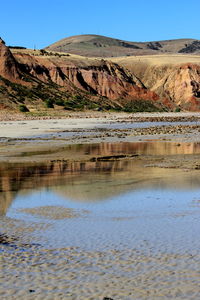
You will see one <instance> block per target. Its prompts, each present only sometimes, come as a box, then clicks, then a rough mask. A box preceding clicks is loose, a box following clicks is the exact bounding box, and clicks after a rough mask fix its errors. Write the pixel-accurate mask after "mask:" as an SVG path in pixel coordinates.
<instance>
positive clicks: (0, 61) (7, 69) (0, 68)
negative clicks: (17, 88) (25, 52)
mask: <svg viewBox="0 0 200 300" xmlns="http://www.w3.org/2000/svg"><path fill="white" fill-rule="evenodd" d="M0 76H2V77H4V78H7V79H8V80H11V81H14V80H17V79H20V72H19V68H18V65H17V62H16V60H15V58H14V57H13V55H12V53H11V52H10V50H9V49H8V47H6V45H5V43H4V41H3V40H2V39H1V38H0Z"/></svg>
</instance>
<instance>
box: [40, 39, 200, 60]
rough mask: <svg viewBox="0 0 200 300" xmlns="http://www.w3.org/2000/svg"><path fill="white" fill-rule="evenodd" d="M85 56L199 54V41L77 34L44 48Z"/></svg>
mask: <svg viewBox="0 0 200 300" xmlns="http://www.w3.org/2000/svg"><path fill="white" fill-rule="evenodd" d="M45 49H46V50H49V51H57V52H64V53H73V54H77V55H83V56H87V57H118V56H131V55H155V54H167V53H169V54H172V53H173V54H175V53H182V54H184V53H185V54H200V41H199V40H195V39H177V40H166V41H153V42H130V41H123V40H120V39H114V38H110V37H105V36H101V35H92V34H87V35H77V36H72V37H67V38H64V39H62V40H60V41H58V42H55V43H54V44H52V45H49V46H48V47H46V48H45Z"/></svg>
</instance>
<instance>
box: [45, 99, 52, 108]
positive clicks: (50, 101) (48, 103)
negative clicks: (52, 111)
mask: <svg viewBox="0 0 200 300" xmlns="http://www.w3.org/2000/svg"><path fill="white" fill-rule="evenodd" d="M45 104H46V107H47V108H54V105H53V100H52V99H48V100H46V101H45Z"/></svg>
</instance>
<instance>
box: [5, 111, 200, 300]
mask: <svg viewBox="0 0 200 300" xmlns="http://www.w3.org/2000/svg"><path fill="white" fill-rule="evenodd" d="M166 116H168V117H170V118H171V119H170V121H171V122H172V123H170V124H164V125H163V124H159V127H158V126H156V125H155V126H154V125H151V124H150V125H148V124H149V123H152V122H161V123H162V122H166V121H167V120H166ZM199 118H200V115H199V114H183V113H182V114H177V113H176V114H170V116H169V115H166V114H163V115H160V114H159V115H158V114H156V115H155V114H153V115H149V114H148V115H146V114H138V115H137V116H136V115H134V116H132V115H126V114H119V115H117V116H116V115H114V114H113V115H112V114H109V115H106V116H105V117H103V118H102V117H101V115H100V117H99V115H98V116H96V117H95V118H85V117H84V116H83V115H82V116H81V118H77V117H76V118H74V119H73V117H70V118H68V119H62V120H54V119H51V120H26V121H11V122H10V121H8V122H5V121H4V122H1V123H0V132H1V133H0V136H1V138H0V160H1V162H2V163H6V162H9V163H10V164H12V163H15V162H18V163H27V162H28V163H30V164H34V163H37V164H38V163H42V162H46V163H47V162H48V163H50V165H49V167H48V170H49V172H50V170H51V169H52V168H53V169H54V171H56V172H58V170H59V172H60V174H62V176H63V169H62V166H63V163H64V164H65V163H66V164H68V163H71V164H72V167H71V170H72V169H73V170H74V171H73V172H74V173H72V171H70V172H71V176H72V175H73V176H72V178H75V177H74V176H75V175H76V174H78V176H79V173H80V172H81V171H83V165H82V162H85V163H87V164H88V168H90V171H91V169H92V168H93V167H92V166H93V164H94V161H96V162H97V165H98V164H99V163H100V162H101V161H100V160H99V162H98V159H102V158H103V157H105V156H107V159H106V161H108V162H107V163H106V165H105V166H106V168H105V170H107V171H106V172H107V173H108V170H110V174H115V173H114V170H115V171H116V167H115V168H113V167H112V168H110V169H109V168H108V166H109V165H108V164H110V163H111V162H112V160H113V161H114V162H118V160H119V162H120V163H121V162H123V164H124V165H125V166H126V161H131V164H132V165H133V166H135V172H136V173H138V174H141V171H140V170H141V169H142V170H143V172H144V174H145V173H146V174H145V176H146V177H145V180H144V176H143V177H142V176H141V177H137V178H136V179H135V180H134V181H133V179H132V180H130V181H128V178H130V176H133V175H130V174H132V173H131V172H129V170H128V172H127V170H126V172H125V173H124V172H121V169H122V165H121V164H120V165H117V166H118V167H117V170H118V169H119V170H120V173H119V175H118V176H119V177H116V178H115V177H113V179H112V180H113V181H111V183H110V186H111V187H112V189H111V190H110V191H112V190H113V191H114V190H117V186H119V187H120V181H122V180H125V178H126V177H125V174H126V176H127V181H126V182H125V183H124V186H129V185H130V182H131V184H132V182H136V184H140V182H144V186H145V184H146V183H148V181H147V178H148V172H147V171H145V170H149V172H150V171H151V168H152V172H150V174H151V176H152V178H154V180H155V182H156V181H157V180H158V179H159V178H161V177H162V176H163V178H164V176H166V174H165V173H166V172H165V169H166V170H170V169H171V170H172V171H173V169H176V170H177V173H174V174H176V175H175V176H178V177H177V181H176V180H175V181H176V182H178V178H181V176H182V175H181V174H186V175H187V174H190V172H192V173H191V174H192V176H193V177H192V182H194V181H195V177H197V178H198V177H199V169H200V158H199V152H198V142H200V133H199V130H200V126H199V124H198V123H197V122H198V121H199ZM134 120H135V121H136V122H137V123H140V122H141V121H142V122H147V123H148V124H147V127H146V128H141V126H142V125H141V126H140V125H138V126H137V128H133V126H132V125H133V124H132V122H133V121H134ZM183 121H184V122H191V121H192V122H193V123H192V124H182V125H181V124H176V123H173V122H183ZM134 141H136V142H139V143H141V145H142V143H144V146H143V148H142V149H143V150H141V148H140V150H138V149H135V148H134V151H136V150H137V152H134V153H136V154H137V155H136V156H134V157H129V156H128V154H130V153H132V152H131V151H133V150H131V151H128V150H127V152H126V154H127V156H126V157H124V158H122V160H121V159H118V158H117V157H116V155H119V154H122V153H125V150H124V149H125V148H123V147H122V148H118V149H120V150H117V151H118V152H117V153H114V155H113V149H111V145H110V146H109V145H107V144H105V147H104V148H103V149H101V151H100V150H99V148H98V147H97V148H95V147H90V148H87V149H86V148H84V149H83V151H82V150H81V149H80V148H81V146H80V148H79V147H78V148H73V147H72V148H69V145H75V146H76V145H79V144H85V145H87V144H93V145H95V143H99V142H104V143H106V142H110V143H111V142H113V143H119V147H120V143H122V142H127V143H130V142H134ZM147 141H160V143H161V144H159V147H154V148H153V150H151V151H152V152H144V149H145V142H147ZM166 141H167V142H168V143H169V144H170V143H171V145H172V148H170V149H173V151H172V152H171V153H170V154H169V150H166V146H164V145H166ZM194 142H196V143H197V146H196V147H194V144H193V143H194ZM162 143H163V147H162ZM153 145H155V144H153ZM167 147H169V146H167ZM91 149H92V150H91ZM109 149H111V150H109ZM156 150H157V153H155V151H156ZM109 151H110V152H109ZM165 151H168V152H165ZM108 156H110V159H111V162H109V158H108ZM11 166H12V165H11ZM136 166H138V169H137V167H136ZM30 168H31V167H30V166H29V168H28V169H27V170H29V173H30ZM159 170H161V171H160V172H158V171H159ZM103 171H104V170H103ZM157 172H158V173H157ZM169 172H170V171H169ZM182 172H184V173H182ZM29 173H28V171H27V173H26V172H25V171H24V170H23V172H22V174H24V175H23V176H25V177H28V174H29ZM107 173H106V174H107ZM1 174H2V176H3V178H4V181H3V183H4V186H5V188H6V189H7V190H6V197H8V198H6V199H7V200H6V201H11V200H10V199H11V198H12V199H13V198H14V197H15V196H16V192H17V185H16V182H17V183H18V184H19V188H22V191H23V189H24V190H25V191H26V189H25V188H24V186H23V185H22V184H21V183H20V172H19V171H17V172H16V174H15V175H14V176H15V177H13V178H14V179H13V178H12V179H11V181H10V182H11V183H13V184H14V186H13V187H10V185H9V181H8V180H7V177H6V175H5V174H4V169H3V168H1ZM34 174H35V175H34V176H35V178H36V179H37V178H38V180H37V181H36V186H37V185H38V186H39V184H42V182H44V183H45V184H44V186H47V187H48V186H51V185H53V182H56V179H55V177H53V176H52V174H51V173H50V175H49V178H50V179H48V180H46V179H45V177H44V171H42V172H41V174H40V173H38V171H37V170H36V171H35V173H34ZM56 174H57V173H56ZM94 174H95V172H94V173H92V175H91V177H88V185H85V183H84V185H83V186H84V187H85V190H78V189H79V185H77V187H76V184H75V181H74V179H73V180H72V183H71V185H70V187H71V188H70V189H69V192H70V195H71V194H72V191H73V193H74V195H75V198H76V199H77V198H78V196H77V195H78V194H79V195H80V199H81V196H82V195H86V198H87V199H88V198H89V192H88V190H90V189H92V188H91V187H92V186H95V183H96V182H97V180H96V177H95V175H94ZM164 174H165V175H164ZM85 176H86V175H85ZM78 178H79V177H78ZM106 178H107V177H105V182H107V181H108V182H109V180H110V177H108V178H109V180H106ZM169 178H171V175H169ZM172 178H176V177H173V176H172ZM67 180H68V179H67ZM79 180H80V179H79ZM92 180H94V182H93V181H92ZM99 180H100V182H102V178H101V177H100V179H99ZM170 180H171V179H170ZM31 182H32V184H33V177H30V181H28V183H27V185H26V187H28V188H30V186H31ZM114 182H115V183H116V187H115V186H114ZM171 182H173V180H171ZM91 183H92V185H91V187H90V184H91ZM93 184H94V185H93ZM171 184H172V183H171ZM196 184H197V187H198V182H197V183H196ZM175 185H176V186H177V185H178V183H175ZM183 185H184V186H186V183H183ZM113 186H114V187H113ZM96 188H97V190H99V186H98V185H97V186H96ZM57 190H58V188H56V187H54V191H57ZM101 190H102V191H104V194H106V192H107V190H106V189H105V188H104V187H101ZM110 191H109V193H110ZM59 193H63V191H62V189H59ZM120 193H121V190H120ZM91 197H92V198H94V194H92V196H91ZM195 201H196V202H195V205H196V206H198V201H199V199H196V200H195ZM192 203H193V202H192ZM193 204H194V203H193ZM11 208H12V207H11ZM189 208H190V210H189ZM189 208H188V214H187V211H185V212H184V211H183V210H180V211H178V212H177V211H173V210H172V212H171V213H172V214H173V216H172V215H171V217H170V218H168V219H167V220H168V221H167V222H169V224H168V225H169V227H170V224H172V225H173V220H178V221H176V222H178V223H177V224H179V226H180V224H181V221H180V223H179V220H184V218H185V217H186V218H187V216H189V217H188V218H190V216H191V219H188V222H189V223H190V224H192V222H194V220H196V221H195V222H196V223H195V222H194V223H195V224H196V225H197V226H198V225H199V224H198V215H196V211H195V213H194V212H193V210H191V206H189ZM6 210H7V208H5V211H6ZM150 211H151V210H150ZM11 212H12V209H11ZM4 213H5V216H3V217H2V218H1V232H2V233H6V234H5V236H3V235H2V236H1V237H0V262H1V274H0V280H1V285H0V297H1V299H83V300H85V299H87V300H89V299H93V300H96V299H99V300H103V299H104V297H110V298H112V299H114V300H121V299H122V300H132V299H152V300H153V299H169V298H170V299H198V298H199V297H200V286H199V285H200V283H199V265H200V256H199V253H198V251H197V248H198V247H196V246H194V247H193V246H192V242H190V239H189V237H188V239H189V242H188V244H189V245H191V247H189V246H188V247H189V248H187V247H186V246H185V249H184V242H183V241H184V238H183V237H184V232H183V233H181V234H182V235H180V236H178V237H177V239H178V241H179V243H180V245H181V246H182V248H181V249H182V250H181V251H179V248H178V247H177V248H176V247H174V248H173V247H172V245H173V243H174V241H173V238H174V237H173V236H172V237H171V238H170V237H168V239H169V240H168V239H167V237H166V241H164V240H163V241H164V242H163V245H162V244H161V247H160V248H159V241H158V247H157V248H158V249H157V251H155V249H154V248H155V247H154V246H153V245H151V244H148V241H147V240H146V238H145V239H144V240H143V242H142V246H141V247H140V245H139V244H136V245H135V247H133V245H132V242H133V239H132V241H131V242H130V245H129V247H128V246H126V247H124V246H123V247H120V240H119V245H118V246H119V247H116V245H112V241H111V242H110V245H109V244H108V243H109V242H108V239H106V243H107V245H106V246H105V247H104V248H103V249H100V250H98V249H93V250H89V249H86V248H87V247H84V243H83V245H81V244H80V245H79V246H77V245H76V246H72V245H70V246H69V244H70V243H71V240H70V236H69V237H68V239H67V237H65V239H64V241H65V242H63V246H62V247H61V246H59V247H58V246H57V245H56V244H55V245H54V246H53V245H51V246H49V245H48V242H47V244H46V245H45V243H42V244H40V241H42V239H40V238H38V240H37V239H36V237H37V232H42V233H43V235H44V236H45V232H46V233H48V230H50V229H49V228H51V226H52V224H54V223H52V222H76V220H80V224H83V223H81V222H89V221H90V218H93V215H92V213H91V212H90V211H89V210H88V211H86V210H80V209H73V208H68V207H62V206H60V205H59V204H57V206H56V209H54V205H50V204H49V206H48V210H47V209H46V204H45V201H44V203H43V204H42V205H41V206H40V207H36V208H25V209H24V208H20V209H19V208H18V210H14V209H13V215H12V218H11V217H10V216H9V215H8V216H7V215H6V212H4ZM18 213H19V214H22V216H24V220H23V218H22V219H19V218H18ZM23 214H24V215H23ZM14 216H16V218H15V217H14ZM25 216H29V219H26V218H25ZM137 217H138V215H137V214H133V216H132V215H131V216H124V215H123V214H120V213H118V214H117V213H116V214H115V215H113V216H112V214H111V215H109V218H110V219H109V220H111V222H112V223H111V224H112V226H113V227H116V228H118V226H120V225H117V224H124V223H123V222H127V224H131V223H130V222H135V221H134V220H136V223H135V224H137ZM35 218H36V219H37V218H39V220H40V222H35V220H36V219H35ZM145 218H146V217H145V214H144V215H142V216H141V220H143V222H144V221H145ZM152 218H154V219H155V220H158V221H159V220H160V218H161V215H159V214H158V215H157V216H154V217H153V214H152V216H150V220H151V219H152ZM84 220H85V221H84ZM95 222H97V223H98V218H97V221H96V220H95ZM109 222H110V221H109ZM113 222H114V223H113ZM55 224H57V223H55ZM67 224H68V223H67ZM73 224H75V223H73ZM73 224H72V225H73ZM95 224H96V223H95ZM135 224H134V223H133V225H134V226H136V225H135ZM158 224H160V223H159V222H158ZM161 224H162V223H161ZM183 224H185V223H183ZM69 225H70V224H69ZM69 225H68V226H69ZM80 226H81V225H80ZM88 226H90V227H92V223H91V225H88ZM108 226H109V223H108ZM157 226H158V225H157ZM184 226H185V225H184ZM72 228H73V227H72ZM76 230H77V229H76ZM76 230H75V228H74V232H75V233H76ZM196 230H197V231H198V227H197V228H196ZM183 231H184V227H183ZM78 232H79V231H77V235H78ZM172 232H173V229H172ZM62 234H64V233H63V232H62ZM71 234H72V235H73V232H72V233H71ZM175 234H176V233H174V235H175ZM86 235H87V232H86ZM151 235H152V241H154V242H155V244H156V236H154V235H153V233H151ZM185 236H186V233H185ZM188 236H189V235H188ZM175 237H176V236H175ZM186 237H187V236H186ZM46 238H47V241H48V234H47V237H46ZM53 238H54V237H53V236H52V237H51V239H53ZM56 238H57V237H56V236H55V240H56ZM182 238H183V241H182ZM192 238H193V237H191V241H193V240H192ZM60 239H61V240H62V236H61V237H60ZM76 239H77V237H74V240H75V241H76ZM179 239H180V240H179ZM175 240H176V239H175ZM66 241H68V244H67V242H66ZM94 241H95V239H94ZM97 242H98V241H97ZM136 242H137V239H136ZM170 242H171V245H170ZM97 245H98V244H97ZM168 246H169V247H168ZM97 248H98V246H97Z"/></svg>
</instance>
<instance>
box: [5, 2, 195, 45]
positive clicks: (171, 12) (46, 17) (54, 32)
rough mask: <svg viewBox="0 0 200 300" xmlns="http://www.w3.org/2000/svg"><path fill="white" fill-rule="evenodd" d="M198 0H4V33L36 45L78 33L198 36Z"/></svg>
mask: <svg viewBox="0 0 200 300" xmlns="http://www.w3.org/2000/svg"><path fill="white" fill-rule="evenodd" d="M199 14H200V0H168V1H162V0H149V1H148V0H136V1H135V0H121V1H117V0H116V1H114V0H101V1H100V0H99V1H98V0H97V1H94V0H83V1H81V0H72V1H71V0H53V1H52V0H31V1H30V0H10V1H8V0H7V1H5V0H4V1H2V3H1V16H0V28H1V31H0V36H1V37H2V38H3V39H4V40H5V42H6V44H7V45H15V46H25V47H28V48H33V47H34V45H36V48H37V49H40V48H43V47H45V46H48V45H49V44H52V43H54V42H56V41H58V40H60V39H61V38H64V37H68V36H72V35H77V34H89V33H91V34H99V35H105V36H109V37H115V38H119V39H123V40H129V41H155V40H165V39H176V38H195V39H200V26H199V25H200V21H199V20H200V17H199Z"/></svg>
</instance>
